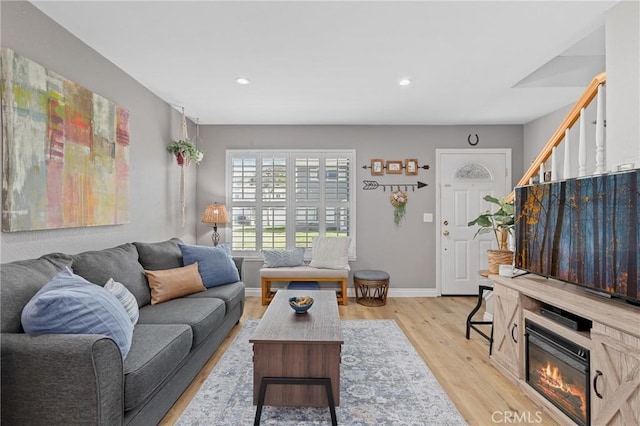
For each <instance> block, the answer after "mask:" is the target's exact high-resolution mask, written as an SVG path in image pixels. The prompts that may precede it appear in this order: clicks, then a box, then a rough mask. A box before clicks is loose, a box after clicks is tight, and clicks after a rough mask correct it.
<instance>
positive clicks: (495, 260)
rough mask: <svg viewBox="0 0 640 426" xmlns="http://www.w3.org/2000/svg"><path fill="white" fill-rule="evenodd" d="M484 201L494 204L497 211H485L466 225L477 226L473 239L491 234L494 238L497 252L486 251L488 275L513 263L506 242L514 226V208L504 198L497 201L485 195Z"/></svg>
mask: <svg viewBox="0 0 640 426" xmlns="http://www.w3.org/2000/svg"><path fill="white" fill-rule="evenodd" d="M484 200H485V201H487V202H489V203H492V204H495V205H496V206H498V207H497V210H496V211H494V212H491V210H487V211H485V212H483V213H480V215H479V216H478V217H477V218H476V219H475V220H473V221H471V222H469V223H468V226H479V228H478V231H477V232H476V233H475V235H474V236H473V237H474V238H475V237H477V236H478V235H480V234H487V233H490V232H491V233H493V235H494V236H495V238H496V244H497V246H498V249H497V250H487V255H488V258H489V273H490V274H497V273H498V268H499V266H500V265H511V264H512V263H513V252H512V251H511V250H509V248H508V244H507V240H508V237H509V235H510V234H511V230H512V229H513V226H514V223H515V221H514V212H515V209H514V206H513V204H509V203H507V202H505V200H504V197H502V198H500V199H498V198H495V197H492V196H491V195H487V196H485V197H484Z"/></svg>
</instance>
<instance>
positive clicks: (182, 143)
mask: <svg viewBox="0 0 640 426" xmlns="http://www.w3.org/2000/svg"><path fill="white" fill-rule="evenodd" d="M167 151H169V152H170V153H172V154H173V155H175V156H176V161H177V162H178V165H180V166H182V165H185V166H188V165H189V163H190V162H191V161H193V162H194V163H196V164H200V161H202V159H203V158H204V154H203V153H202V152H201V151H199V150H198V149H197V148H196V146H195V144H194V143H193V142H191V141H190V140H188V139H180V140H177V141H171V143H170V144H169V145H167Z"/></svg>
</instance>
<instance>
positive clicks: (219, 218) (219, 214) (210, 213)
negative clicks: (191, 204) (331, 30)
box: [202, 204, 229, 223]
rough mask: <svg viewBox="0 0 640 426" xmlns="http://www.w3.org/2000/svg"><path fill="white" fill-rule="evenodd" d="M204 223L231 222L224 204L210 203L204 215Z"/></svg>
mask: <svg viewBox="0 0 640 426" xmlns="http://www.w3.org/2000/svg"><path fill="white" fill-rule="evenodd" d="M202 223H229V216H228V215H227V208H226V207H225V205H224V204H209V205H208V206H207V208H206V209H205V210H204V214H203V215H202Z"/></svg>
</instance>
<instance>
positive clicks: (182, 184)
mask: <svg viewBox="0 0 640 426" xmlns="http://www.w3.org/2000/svg"><path fill="white" fill-rule="evenodd" d="M180 139H181V140H185V141H186V140H188V139H189V135H188V134H187V117H186V116H185V115H184V107H182V135H181V137H180ZM186 163H187V162H186V161H183V162H182V164H181V165H180V210H181V218H180V223H181V225H182V227H183V228H184V225H185V223H186V221H187V214H186V211H187V201H186V200H185V194H184V193H185V177H184V168H185V166H186Z"/></svg>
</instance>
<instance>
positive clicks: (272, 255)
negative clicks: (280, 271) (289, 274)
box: [262, 247, 304, 268]
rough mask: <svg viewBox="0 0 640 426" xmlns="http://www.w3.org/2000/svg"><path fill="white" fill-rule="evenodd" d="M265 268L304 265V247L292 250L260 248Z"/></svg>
mask: <svg viewBox="0 0 640 426" xmlns="http://www.w3.org/2000/svg"><path fill="white" fill-rule="evenodd" d="M262 255H263V256H264V267H265V268H284V267H290V266H302V265H304V248H302V247H299V248H295V249H293V250H262Z"/></svg>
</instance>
